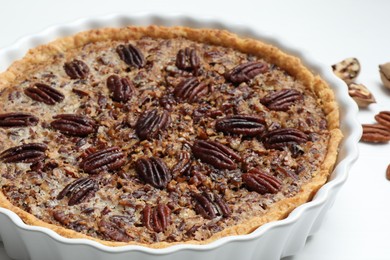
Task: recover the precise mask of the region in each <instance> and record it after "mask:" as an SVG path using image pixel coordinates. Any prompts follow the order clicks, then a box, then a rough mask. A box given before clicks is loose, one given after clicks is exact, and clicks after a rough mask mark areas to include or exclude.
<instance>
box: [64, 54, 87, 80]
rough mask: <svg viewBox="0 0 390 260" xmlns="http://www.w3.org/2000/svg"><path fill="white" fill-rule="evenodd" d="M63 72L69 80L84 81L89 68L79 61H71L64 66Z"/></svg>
mask: <svg viewBox="0 0 390 260" xmlns="http://www.w3.org/2000/svg"><path fill="white" fill-rule="evenodd" d="M64 70H65V72H66V74H67V75H68V76H69V77H70V78H71V79H85V78H86V77H87V76H88V73H89V68H88V66H87V64H85V63H84V62H83V61H81V60H76V59H75V60H73V61H70V62H66V63H65V64H64Z"/></svg>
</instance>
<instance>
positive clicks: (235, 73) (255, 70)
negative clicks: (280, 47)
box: [225, 61, 268, 84]
mask: <svg viewBox="0 0 390 260" xmlns="http://www.w3.org/2000/svg"><path fill="white" fill-rule="evenodd" d="M267 71H268V66H267V64H265V63H262V62H259V61H250V62H247V63H244V64H240V65H238V66H236V67H234V68H233V69H231V70H230V71H228V72H227V73H226V74H225V79H226V80H227V81H230V82H232V83H235V84H240V83H242V82H247V81H249V80H251V79H253V78H254V77H256V76H257V75H259V74H260V73H265V72H267Z"/></svg>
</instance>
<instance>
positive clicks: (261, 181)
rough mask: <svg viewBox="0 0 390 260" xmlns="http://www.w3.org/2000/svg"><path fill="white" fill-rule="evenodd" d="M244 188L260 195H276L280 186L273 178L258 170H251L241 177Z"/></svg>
mask: <svg viewBox="0 0 390 260" xmlns="http://www.w3.org/2000/svg"><path fill="white" fill-rule="evenodd" d="M242 181H243V182H244V183H245V185H246V187H247V188H248V189H249V190H251V191H255V192H257V193H260V194H266V193H277V192H278V191H279V190H280V188H281V186H282V184H281V182H280V181H279V180H278V179H276V178H275V177H274V176H271V175H268V174H266V173H264V172H262V171H260V170H259V169H256V168H253V169H251V170H250V171H249V172H247V173H244V174H243V175H242Z"/></svg>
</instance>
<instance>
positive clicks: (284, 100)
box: [260, 89, 303, 111]
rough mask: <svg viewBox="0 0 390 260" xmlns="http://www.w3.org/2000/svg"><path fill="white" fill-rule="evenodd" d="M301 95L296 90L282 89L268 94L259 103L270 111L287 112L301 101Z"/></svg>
mask: <svg viewBox="0 0 390 260" xmlns="http://www.w3.org/2000/svg"><path fill="white" fill-rule="evenodd" d="M302 99H303V95H302V93H301V92H299V91H298V90H296V89H282V90H279V91H275V92H273V93H270V94H268V95H267V96H265V97H264V98H262V99H260V102H261V103H262V104H263V105H264V106H266V107H268V108H269V109H271V110H276V111H287V110H288V109H289V108H290V106H291V105H293V104H294V103H295V102H297V101H299V100H302Z"/></svg>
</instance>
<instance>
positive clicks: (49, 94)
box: [24, 83, 65, 105]
mask: <svg viewBox="0 0 390 260" xmlns="http://www.w3.org/2000/svg"><path fill="white" fill-rule="evenodd" d="M24 93H25V94H26V95H27V96H29V97H30V98H31V99H33V100H35V101H38V102H43V103H45V104H47V105H55V104H56V103H60V102H62V100H64V98H65V96H64V95H63V94H62V93H61V92H59V91H58V90H56V89H54V88H52V87H50V86H48V85H46V84H43V83H35V85H34V86H31V87H28V88H26V89H25V90H24Z"/></svg>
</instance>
